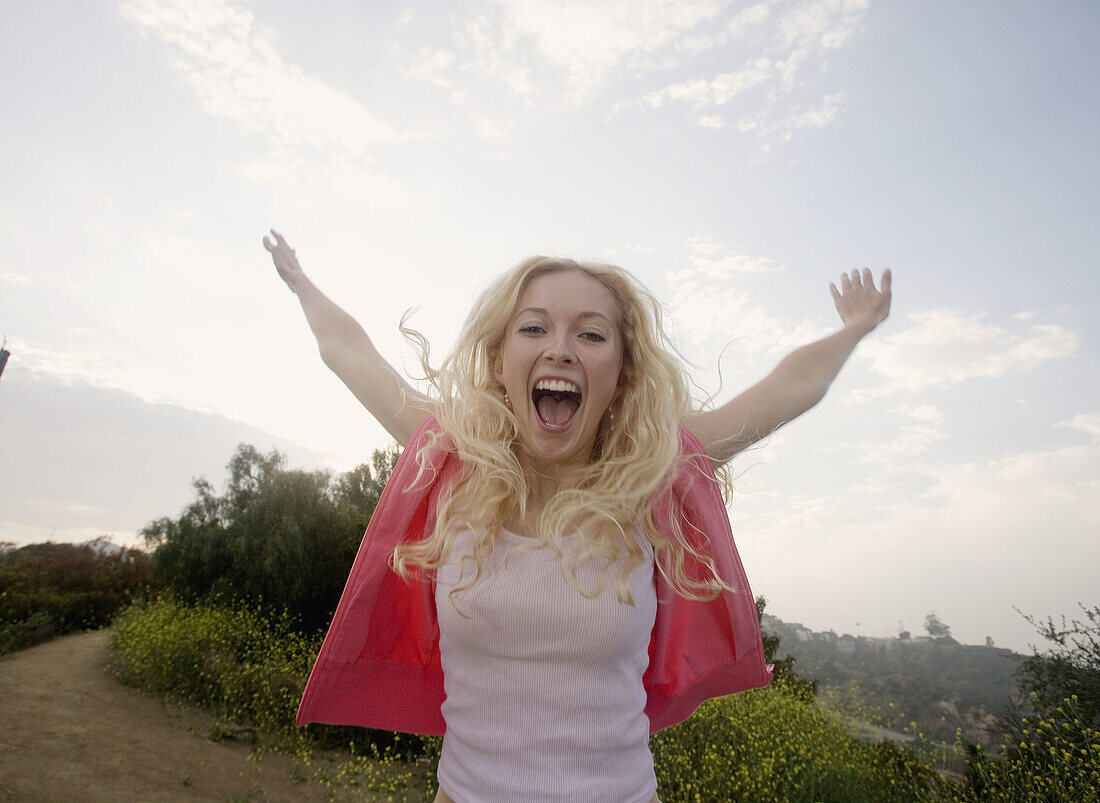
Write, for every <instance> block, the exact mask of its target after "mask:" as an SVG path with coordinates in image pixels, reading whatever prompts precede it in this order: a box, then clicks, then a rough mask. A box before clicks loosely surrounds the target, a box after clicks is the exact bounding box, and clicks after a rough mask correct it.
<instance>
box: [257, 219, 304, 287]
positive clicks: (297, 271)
mask: <svg viewBox="0 0 1100 803" xmlns="http://www.w3.org/2000/svg"><path fill="white" fill-rule="evenodd" d="M271 235H272V237H274V238H275V242H272V241H271V240H270V239H269V238H267V237H266V236H265V237H264V248H266V249H267V250H268V251H269V252H271V260H272V261H273V262H274V263H275V270H277V271H279V276H281V277H282V280H283V281H284V282H286V283H287V286H289V287H290V289H291V290H293V291H295V292H297V291H298V286H299V285H300V284H301V282H302V279H304V278H305V275H306V274H305V272H304V271H303V270H302V266H301V265H299V264H298V257H297V256H295V254H294V249H293V248H291V247H290V246H289V245H287V242H286V240H284V239H283V235H281V234H279V232H277V231H275V229H272V230H271Z"/></svg>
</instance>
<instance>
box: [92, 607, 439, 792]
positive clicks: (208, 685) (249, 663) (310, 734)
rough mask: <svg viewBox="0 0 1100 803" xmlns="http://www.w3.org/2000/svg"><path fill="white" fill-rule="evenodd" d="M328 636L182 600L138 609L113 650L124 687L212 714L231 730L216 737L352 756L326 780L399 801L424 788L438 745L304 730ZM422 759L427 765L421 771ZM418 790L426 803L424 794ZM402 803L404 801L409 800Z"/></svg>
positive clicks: (251, 612) (121, 619)
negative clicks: (312, 678)
mask: <svg viewBox="0 0 1100 803" xmlns="http://www.w3.org/2000/svg"><path fill="white" fill-rule="evenodd" d="M321 640H322V638H321V634H316V635H314V636H306V635H303V634H301V633H299V632H297V631H296V630H295V629H294V628H293V627H292V626H291V622H290V620H289V618H288V617H286V616H283V617H276V618H271V617H269V616H268V615H267V614H265V613H264V612H263V610H262V609H260V608H258V607H252V606H248V605H245V604H241V603H236V604H233V605H232V606H230V605H226V604H219V603H217V602H213V601H207V602H203V603H200V604H198V605H187V604H184V603H182V602H180V601H179V600H177V599H174V598H172V597H161V598H159V599H157V600H155V601H153V602H151V603H148V604H145V603H138V604H135V605H133V606H131V607H130V608H129V609H127V610H126V611H124V612H123V613H122V614H121V615H119V616H118V618H117V619H116V620H115V622H114V624H113V626H112V628H111V635H110V640H109V643H110V646H111V648H112V650H113V651H114V654H115V666H116V668H117V670H118V672H119V677H120V679H122V680H123V681H124V682H127V683H130V684H132V685H136V686H139V687H141V688H143V689H145V690H147V691H151V692H155V693H159V694H163V695H167V696H169V697H173V698H176V699H183V700H187V701H190V702H193V703H198V704H200V705H203V706H206V707H208V708H210V709H211V710H212V711H213V712H214V713H215V715H216V716H218V717H219V718H221V719H222V720H223V722H222V723H221V724H220V725H219V726H218V727H217V729H216V730H217V733H216V735H219V736H221V735H224V734H226V733H232V732H233V731H234V730H235V728H236V727H239V726H253V727H255V728H258V729H260V730H262V731H263V732H265V733H269V734H275V735H276V736H281V737H283V739H282V742H281V744H282V746H283V747H284V748H286V747H289V748H290V749H291V750H292V751H293V752H295V753H296V755H297V756H298V758H299V759H300V760H301V761H303V762H304V763H306V764H310V763H312V760H313V759H312V756H313V752H314V749H316V748H341V749H345V750H350V751H351V753H352V757H351V758H349V759H346V760H344V761H342V762H340V763H338V764H337V766H336V767H335V769H334V770H333V771H332V772H331V773H328V772H326V771H324V770H322V769H318V773H319V775H320V776H321V780H322V781H325V782H328V783H332V784H335V785H339V786H352V787H363V788H366V789H368V790H370V791H374V792H385V793H387V794H393V793H398V792H401V790H406V791H407V790H409V789H411V788H413V787H414V786H415V785H414V780H415V779H416V778H417V777H418V776H421V775H423V774H424V772H425V771H426V769H427V768H428V766H430V767H432V768H434V766H435V760H436V759H437V758H438V755H439V740H438V739H434V740H433V739H421V738H420V737H415V736H407V735H404V734H395V733H390V732H387V731H376V730H371V729H367V728H350V727H333V726H327V725H310V726H308V727H307V728H305V729H302V730H298V729H296V728H295V725H294V719H295V714H296V712H297V708H298V701H299V700H300V699H301V696H302V690H303V688H304V687H305V683H306V679H307V678H308V677H309V671H310V669H311V668H312V665H313V660H314V657H315V656H316V655H317V652H318V650H319V649H320V647H321ZM412 757H421V758H426V759H427V763H424V762H421V766H419V767H417V768H415V769H412V768H410V767H408V766H406V765H405V764H404V762H405V761H407V760H409V759H410V758H412ZM422 786H423V783H420V786H419V787H416V792H415V795H413V792H411V791H410V792H409V794H410V795H413V796H412V797H411V798H410V799H417V798H418V797H419V795H420V791H419V789H420V787H422ZM397 799H403V798H401V796H400V794H399V795H398V798H397Z"/></svg>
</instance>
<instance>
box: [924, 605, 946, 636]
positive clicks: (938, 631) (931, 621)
mask: <svg viewBox="0 0 1100 803" xmlns="http://www.w3.org/2000/svg"><path fill="white" fill-rule="evenodd" d="M924 629H925V630H926V631H927V632H928V635H929V636H931V637H932V638H951V628H950V627H949V626H948V625H946V624H944V623H943V620H941V619H940V617H939V616H937V615H936V612H935V611H933V612H932V613H930V614H928V615H927V616H926V617H924Z"/></svg>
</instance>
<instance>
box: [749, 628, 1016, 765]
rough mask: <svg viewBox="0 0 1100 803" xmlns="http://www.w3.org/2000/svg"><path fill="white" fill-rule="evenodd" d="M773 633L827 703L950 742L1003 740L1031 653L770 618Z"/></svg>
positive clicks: (989, 743) (994, 741)
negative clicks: (859, 633)
mask: <svg viewBox="0 0 1100 803" xmlns="http://www.w3.org/2000/svg"><path fill="white" fill-rule="evenodd" d="M763 625H764V629H765V630H766V631H769V632H771V633H774V634H775V635H777V636H779V637H780V648H779V653H778V654H779V655H790V656H791V657H792V658H794V660H795V665H794V669H795V672H796V673H797V674H798V675H799V676H801V677H804V678H808V679H811V680H815V681H817V683H818V685H819V687H820V689H821V691H822V694H821V696H822V697H823V698H831V699H833V700H835V701H837V702H838V704H842V705H846V706H850V707H852V708H854V709H860V708H862V709H864V710H868V709H869V710H870V712H871V713H872V714H876V715H878V716H879V717H881V719H882V722H883V723H885V724H886V725H887V726H889V727H890V728H893V729H895V730H906V729H908V730H909V731H912V730H914V727H913V723H915V730H916V731H917V732H920V733H923V734H924V735H925V736H926V737H928V738H930V739H933V740H936V741H942V742H951V741H953V740H954V739H955V733H956V729H961V731H962V733H963V737H964V738H965V739H966V740H968V741H972V742H977V743H979V744H982V745H984V746H991V745H993V744H995V743H996V741H997V739H996V734H995V733H994V732H993V730H992V729H993V728H994V727H995V725H996V722H995V720H996V718H997V717H998V716H1000V715H1002V714H1003V713H1004V712H1005V711H1006V710H1007V709H1008V708H1009V705H1010V703H1011V699H1012V692H1013V689H1014V686H1015V672H1016V668H1017V667H1018V666H1019V663H1020V661H1021V660H1022V659H1023V657H1024V656H1021V655H1018V654H1016V653H1014V652H1012V651H1011V650H1006V649H1001V648H997V647H986V646H980V647H979V646H972V645H965V644H959V643H958V642H956V641H955V640H954V639H951V638H939V639H930V638H916V639H900V638H893V639H879V638H859V637H855V636H851V635H849V634H843V635H840V636H838V635H837V634H836V633H834V632H832V631H826V632H823V633H820V632H817V633H815V632H813V631H811V630H809V629H808V628H805V627H803V626H802V625H800V624H797V623H787V622H783V621H782V620H780V619H777V618H776V617H774V616H769V615H767V614H765V615H764V618H763Z"/></svg>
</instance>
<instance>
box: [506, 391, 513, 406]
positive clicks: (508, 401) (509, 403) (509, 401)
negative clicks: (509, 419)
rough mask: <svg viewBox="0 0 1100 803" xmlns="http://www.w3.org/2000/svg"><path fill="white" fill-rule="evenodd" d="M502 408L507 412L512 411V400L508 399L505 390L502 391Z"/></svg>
mask: <svg viewBox="0 0 1100 803" xmlns="http://www.w3.org/2000/svg"><path fill="white" fill-rule="evenodd" d="M504 406H505V407H507V408H508V409H509V410H511V409H512V400H511V399H509V398H508V391H507V390H505V391H504Z"/></svg>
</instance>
